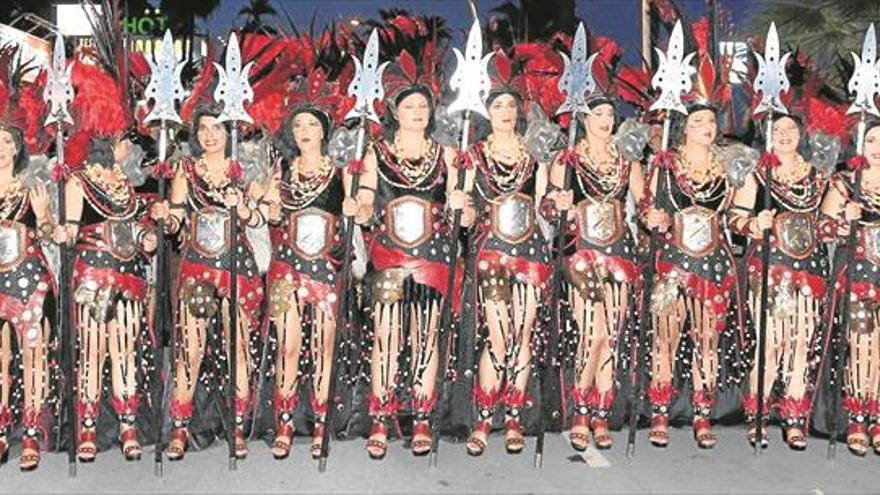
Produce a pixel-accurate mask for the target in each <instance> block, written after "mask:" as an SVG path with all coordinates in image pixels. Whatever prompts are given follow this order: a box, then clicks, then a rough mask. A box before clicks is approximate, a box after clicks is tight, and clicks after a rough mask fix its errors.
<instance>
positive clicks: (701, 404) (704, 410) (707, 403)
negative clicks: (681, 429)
mask: <svg viewBox="0 0 880 495" xmlns="http://www.w3.org/2000/svg"><path fill="white" fill-rule="evenodd" d="M692 402H693V407H694V438H695V439H696V441H697V446H698V447H700V448H701V449H711V448H712V447H714V446H715V443H716V442H717V441H718V437H717V436H716V435H715V432H714V431H712V422H711V421H710V419H709V417H710V416H711V415H712V406H714V405H715V390H698V391H696V392H694V397H693V401H692Z"/></svg>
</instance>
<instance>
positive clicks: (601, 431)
mask: <svg viewBox="0 0 880 495" xmlns="http://www.w3.org/2000/svg"><path fill="white" fill-rule="evenodd" d="M593 390H596V389H593ZM614 394H615V392H614V389H613V388H612V389H611V390H609V391H608V392H605V394H604V395H601V396H600V395H599V391H598V390H596V394H595V399H592V400H591V406H592V419H591V420H590V429H591V430H593V440H594V441H595V442H596V448H597V449H600V450H605V449H610V448H611V445H612V444H613V443H614V438H613V437H612V436H611V430H610V429H609V428H608V418H610V417H611V405H612V404H613V403H614Z"/></svg>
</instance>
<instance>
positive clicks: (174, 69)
mask: <svg viewBox="0 0 880 495" xmlns="http://www.w3.org/2000/svg"><path fill="white" fill-rule="evenodd" d="M147 63H149V64H150V82H149V84H147V89H146V90H145V95H146V97H147V99H148V100H153V102H154V104H153V109H152V110H151V111H150V113H149V114H148V115H147V117H146V118H145V119H144V122H153V121H156V120H160V121H161V120H164V121H168V122H174V123H176V124H181V123H182V122H181V120H180V114H178V113H177V107H176V102H178V101H180V100H182V99H183V98H184V96H186V92H185V91H184V89H183V83H182V82H181V81H180V73H181V71H182V70H183V68H184V66H186V60H183V61H182V62H178V61H177V56H176V55H175V54H174V39H173V38H172V37H171V30H166V31H165V36H164V37H163V38H162V48H160V49H159V51H158V52H157V53H155V54H154V56H153V57H147Z"/></svg>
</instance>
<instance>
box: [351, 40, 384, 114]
mask: <svg viewBox="0 0 880 495" xmlns="http://www.w3.org/2000/svg"><path fill="white" fill-rule="evenodd" d="M351 58H352V60H353V61H354V68H355V73H354V77H353V78H352V80H351V83H350V84H349V85H348V95H349V96H354V97H355V98H356V102H355V105H354V107H352V109H351V110H349V112H348V113H347V114H346V115H345V120H348V119H351V118H361V117H365V118H367V119H369V120H372V121H373V122H376V123H379V122H380V120H379V116H378V115H377V114H376V108H375V102H376V101H381V100H382V99H383V98H384V97H385V89H384V88H383V86H382V74H383V73H384V72H385V68H386V67H388V64H389V62H387V61H386V62H383V63H382V64H381V65H380V64H379V33H378V31H377V30H376V29H373V31H372V32H371V33H370V37H369V38H368V40H367V45H366V47H364V54H363V62H361V60H359V59H358V58H357V56H355V55H352V56H351Z"/></svg>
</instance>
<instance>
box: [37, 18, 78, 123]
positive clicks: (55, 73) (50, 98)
mask: <svg viewBox="0 0 880 495" xmlns="http://www.w3.org/2000/svg"><path fill="white" fill-rule="evenodd" d="M72 68H73V65H72V64H71V65H67V60H66V59H65V56H64V37H62V36H61V35H60V34H59V35H57V36H56V37H55V50H54V51H53V52H52V63H51V64H50V65H49V69H48V71H47V80H46V90H45V91H44V93H43V98H44V100H45V101H46V103H48V104H49V115H48V116H46V122H45V125H50V124H59V125H60V124H70V125H73V118H72V117H71V116H70V112H69V111H68V109H67V105H68V103H70V102H71V101H73V86H72V85H71V84H70V71H71V69H72Z"/></svg>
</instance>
